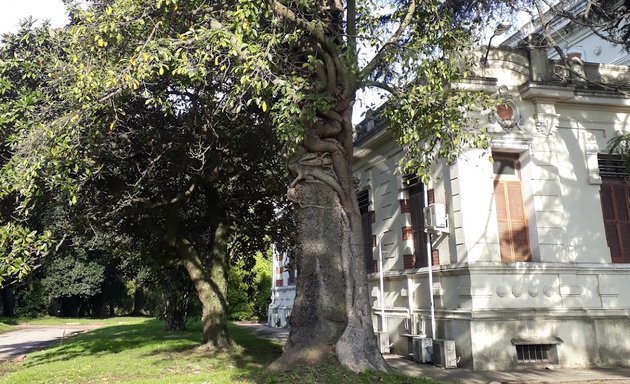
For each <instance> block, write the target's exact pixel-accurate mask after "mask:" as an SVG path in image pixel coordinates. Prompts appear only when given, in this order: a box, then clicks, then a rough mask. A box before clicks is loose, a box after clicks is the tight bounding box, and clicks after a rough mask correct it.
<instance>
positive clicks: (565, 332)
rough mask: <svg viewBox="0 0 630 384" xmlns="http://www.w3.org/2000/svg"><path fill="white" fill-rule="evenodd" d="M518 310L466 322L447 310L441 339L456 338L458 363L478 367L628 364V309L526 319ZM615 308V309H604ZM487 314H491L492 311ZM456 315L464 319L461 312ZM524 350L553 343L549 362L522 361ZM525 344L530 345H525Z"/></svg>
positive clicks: (440, 328) (441, 323) (440, 326)
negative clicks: (520, 355)
mask: <svg viewBox="0 0 630 384" xmlns="http://www.w3.org/2000/svg"><path fill="white" fill-rule="evenodd" d="M519 312H521V314H520V316H519V315H517V314H515V313H514V311H509V310H506V311H493V313H492V316H483V317H487V318H481V319H475V318H474V316H473V317H472V318H470V319H468V320H464V319H461V318H459V319H457V318H451V319H449V317H451V316H449V315H448V314H446V313H444V314H442V316H440V317H441V318H439V319H438V334H439V336H438V337H443V338H446V339H452V340H455V343H456V349H457V355H458V356H459V357H460V366H462V367H465V368H470V369H474V370H515V369H527V368H544V367H546V366H551V367H561V368H592V367H600V368H604V367H619V366H630V337H628V335H630V313H628V312H627V311H610V310H608V311H594V312H593V313H587V312H591V311H582V312H583V313H581V314H579V313H576V312H572V313H566V314H564V315H563V314H560V313H557V312H553V313H551V311H550V313H548V314H543V313H541V311H540V310H536V311H535V312H536V315H535V316H531V317H530V318H523V317H524V316H523V313H526V312H527V311H522V310H521V311H519ZM606 312H611V313H608V314H607V313H606ZM488 315H489V314H488ZM457 317H461V313H459V314H458V316H457ZM517 345H521V347H520V348H521V351H523V349H524V350H526V351H529V350H531V351H533V350H534V349H536V347H533V345H553V346H554V347H553V349H554V350H553V354H552V355H553V356H552V359H551V361H550V362H537V363H536V362H528V363H523V362H518V361H517ZM523 345H527V347H523Z"/></svg>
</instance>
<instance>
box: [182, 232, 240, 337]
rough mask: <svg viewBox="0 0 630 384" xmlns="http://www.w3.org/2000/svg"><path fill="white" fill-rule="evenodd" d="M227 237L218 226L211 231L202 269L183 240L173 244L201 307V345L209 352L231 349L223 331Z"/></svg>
mask: <svg viewBox="0 0 630 384" xmlns="http://www.w3.org/2000/svg"><path fill="white" fill-rule="evenodd" d="M227 237H228V232H227V229H226V228H225V226H224V225H222V224H220V225H219V226H218V227H217V229H216V230H215V234H214V241H213V246H212V250H211V251H212V260H211V262H210V263H211V265H204V264H203V263H202V262H201V259H200V258H199V255H198V254H197V251H196V250H195V248H194V247H193V245H192V244H191V243H190V241H188V240H187V239H185V238H179V239H178V241H177V252H178V253H179V256H180V258H181V262H182V265H183V266H184V267H185V268H186V270H187V271H188V275H189V276H190V279H191V280H192V282H193V284H194V286H195V289H196V291H197V295H198V296H199V300H200V301H201V305H202V315H201V320H202V323H203V342H204V344H205V345H206V347H209V348H211V349H223V348H229V347H231V346H232V342H231V339H230V336H229V333H228V329H227V273H228V270H227V269H228V268H227Z"/></svg>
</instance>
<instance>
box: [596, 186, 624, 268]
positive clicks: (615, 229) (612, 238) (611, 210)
mask: <svg viewBox="0 0 630 384" xmlns="http://www.w3.org/2000/svg"><path fill="white" fill-rule="evenodd" d="M599 197H600V201H601V204H602V216H603V219H604V232H605V234H606V242H607V244H608V247H609V248H610V256H611V259H612V262H613V263H628V262H630V214H629V212H628V209H629V208H630V207H629V205H628V185H627V183H626V182H625V181H623V180H621V179H607V178H605V179H603V180H602V185H601V188H600V191H599Z"/></svg>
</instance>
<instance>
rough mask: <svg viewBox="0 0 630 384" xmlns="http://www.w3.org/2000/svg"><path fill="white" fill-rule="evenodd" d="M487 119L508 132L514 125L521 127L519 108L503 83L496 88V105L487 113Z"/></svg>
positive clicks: (520, 128) (521, 120)
mask: <svg viewBox="0 0 630 384" xmlns="http://www.w3.org/2000/svg"><path fill="white" fill-rule="evenodd" d="M488 121H489V122H490V123H492V124H498V125H499V126H500V127H501V128H503V129H504V130H505V131H506V132H508V133H509V132H512V130H513V129H514V127H516V128H518V129H519V130H522V129H523V119H522V117H521V111H520V108H519V107H518V105H517V104H516V102H515V101H514V97H513V96H512V95H510V94H509V93H508V89H507V87H506V86H504V85H502V86H500V87H499V88H498V89H497V106H496V108H495V109H494V110H493V111H491V112H490V113H489V114H488Z"/></svg>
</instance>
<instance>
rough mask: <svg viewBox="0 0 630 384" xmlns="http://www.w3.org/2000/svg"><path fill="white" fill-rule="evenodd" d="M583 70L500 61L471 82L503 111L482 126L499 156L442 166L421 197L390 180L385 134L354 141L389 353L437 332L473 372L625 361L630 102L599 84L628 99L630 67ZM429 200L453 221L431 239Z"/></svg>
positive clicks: (530, 59) (520, 56) (377, 319)
mask: <svg viewBox="0 0 630 384" xmlns="http://www.w3.org/2000/svg"><path fill="white" fill-rule="evenodd" d="M574 64H575V66H574V69H575V70H576V71H579V72H580V73H581V74H582V76H576V75H574V74H571V73H570V72H568V71H567V70H566V68H565V67H564V66H562V65H561V64H560V63H558V62H557V61H554V60H549V59H548V57H547V53H546V52H545V50H529V49H525V48H522V49H517V48H502V49H496V50H492V51H491V52H490V54H489V57H488V62H487V68H486V69H485V71H484V75H485V77H483V78H479V79H477V81H475V82H471V83H469V84H467V85H466V86H468V87H470V88H471V89H478V90H484V91H486V92H489V93H494V95H495V97H496V98H497V99H498V100H500V101H501V106H500V107H498V108H497V110H496V111H493V112H492V113H490V114H488V115H485V116H482V120H483V121H485V122H486V123H485V124H486V125H487V127H488V129H489V130H490V131H491V132H492V134H493V140H492V143H491V151H488V152H484V151H483V150H471V151H468V152H467V153H466V154H464V155H463V156H461V157H460V158H459V159H458V161H457V162H456V163H455V164H454V165H452V166H447V165H439V166H437V167H435V168H434V171H433V177H432V181H431V183H430V184H429V185H427V186H424V185H422V184H419V183H415V184H414V182H413V180H412V182H411V185H409V183H406V182H404V180H403V179H404V177H402V176H400V175H396V174H395V172H394V170H395V169H396V168H397V162H398V160H399V159H400V157H401V154H402V153H401V149H400V148H399V147H397V146H396V145H395V143H394V142H393V140H392V138H391V136H390V134H389V133H388V131H387V130H386V127H385V126H383V125H379V124H378V123H377V124H375V127H374V128H373V129H371V130H370V131H368V132H366V133H364V134H363V135H362V136H361V137H360V138H359V140H358V142H357V143H356V150H355V163H354V164H355V166H354V175H355V177H356V178H357V179H358V180H360V189H361V190H360V193H359V200H360V206H361V212H362V213H363V216H364V223H365V228H364V233H365V241H366V243H368V244H369V243H371V244H372V247H371V250H372V252H371V253H370V252H367V258H366V263H367V264H368V265H371V266H372V271H374V272H373V273H371V274H370V275H369V282H370V286H371V292H372V299H373V310H374V312H373V313H374V315H373V320H374V324H375V326H376V327H377V329H375V331H380V332H385V333H386V334H388V335H389V343H390V345H391V349H392V351H393V352H396V353H400V354H408V353H410V352H411V351H410V350H409V348H410V343H409V340H410V339H411V337H412V336H413V335H418V334H424V335H428V336H431V334H432V333H433V332H435V334H436V337H437V338H439V339H448V340H454V341H455V347H456V355H457V356H458V357H459V359H460V360H459V364H458V365H459V366H463V367H468V368H473V369H478V370H488V369H490V370H491V369H515V368H519V367H531V366H539V365H540V366H549V365H552V366H553V365H555V366H562V367H590V366H617V365H626V366H627V365H630V336H629V335H630V201H629V196H630V195H629V189H628V188H629V185H630V184H629V183H628V181H627V174H626V171H625V168H624V166H623V163H622V162H621V163H620V161H619V159H617V158H615V157H614V156H610V155H608V152H607V146H608V142H609V140H610V139H611V138H613V137H615V136H616V135H618V134H619V133H622V132H627V131H629V130H630V98H629V97H628V96H627V93H626V95H624V94H622V93H620V92H618V91H615V90H613V89H611V88H608V87H602V86H598V84H604V85H606V86H610V87H615V86H618V85H621V84H624V83H625V84H626V85H625V86H626V88H625V91H626V92H627V91H630V88H629V84H630V69H629V68H628V67H625V66H615V65H601V64H593V63H583V62H581V61H580V60H574ZM585 78H587V79H590V80H593V83H591V82H589V81H585ZM491 156H492V161H491ZM425 189H426V192H427V198H428V201H429V203H436V204H438V207H439V206H440V205H443V206H444V208H445V215H446V217H447V218H448V231H447V232H438V233H435V234H432V235H430V236H429V238H428V239H427V235H426V234H425V232H424V225H423V224H424V213H423V207H424V205H425V203H424V201H425V200H424V194H425ZM438 219H439V217H438ZM427 240H429V241H430V243H431V246H430V251H429V250H428V249H427ZM379 247H380V249H382V256H383V257H382V260H383V261H382V264H383V268H382V269H383V273H382V275H383V291H384V295H383V299H382V300H381V295H380V292H379V290H380V283H379V278H380V271H379V267H378V264H379V263H378V250H379ZM368 249H369V248H368ZM428 254H430V258H431V263H432V264H434V266H433V267H432V278H433V284H432V286H431V285H430V284H429V267H427V264H428V263H427V261H428V257H427V255H428ZM431 298H433V301H434V308H433V309H434V313H435V316H434V321H435V324H436V327H435V329H434V330H433V329H432V325H431V324H432V322H431ZM383 314H384V320H385V321H384V322H382V321H381V320H382V319H381V317H382V315H383ZM382 323H384V329H382V327H383V326H382V325H381V324H382Z"/></svg>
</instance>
